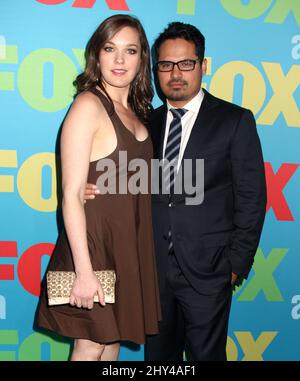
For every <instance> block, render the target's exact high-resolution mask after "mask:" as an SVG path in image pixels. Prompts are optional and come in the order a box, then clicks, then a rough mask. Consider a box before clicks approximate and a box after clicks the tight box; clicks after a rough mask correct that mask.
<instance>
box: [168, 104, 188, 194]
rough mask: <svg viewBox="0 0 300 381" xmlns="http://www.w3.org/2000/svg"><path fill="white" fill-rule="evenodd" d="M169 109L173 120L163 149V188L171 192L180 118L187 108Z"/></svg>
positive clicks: (174, 173) (180, 129)
mask: <svg viewBox="0 0 300 381" xmlns="http://www.w3.org/2000/svg"><path fill="white" fill-rule="evenodd" d="M170 111H171V113H172V115H173V120H172V122H171V124H170V127H169V134H168V139H167V144H166V149H165V157H164V160H165V164H164V166H163V178H164V185H165V189H166V190H167V191H168V192H170V193H173V191H174V183H175V175H176V172H177V164H178V158H179V150H180V143H181V133H182V125H181V118H182V117H183V115H184V114H185V113H186V112H187V110H185V109H183V108H171V109H170Z"/></svg>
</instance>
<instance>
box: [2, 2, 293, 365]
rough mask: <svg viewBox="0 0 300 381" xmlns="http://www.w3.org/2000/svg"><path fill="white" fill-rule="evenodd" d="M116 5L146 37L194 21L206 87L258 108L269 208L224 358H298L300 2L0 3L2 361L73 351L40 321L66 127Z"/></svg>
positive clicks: (60, 356)
mask: <svg viewBox="0 0 300 381" xmlns="http://www.w3.org/2000/svg"><path fill="white" fill-rule="evenodd" d="M116 13H126V14H132V15H135V16H137V17H138V18H139V19H140V20H141V21H142V23H143V25H144V27H145V30H146V33H147V36H148V38H149V42H150V44H152V43H153V41H154V39H155V38H156V37H157V35H158V33H159V32H160V31H162V29H163V28H164V27H165V26H166V25H167V24H168V23H169V22H171V21H183V22H188V23H192V24H194V25H196V26H197V27H198V28H200V30H201V31H202V32H203V34H204V35H205V37H206V45H207V49H206V57H207V59H208V71H207V75H206V76H205V77H204V79H203V82H204V83H203V86H204V87H205V88H206V89H208V90H209V91H210V92H211V93H212V94H214V95H216V96H218V97H221V98H223V99H226V100H229V101H232V102H234V103H237V104H239V105H242V106H244V107H247V108H249V109H251V110H252V111H253V113H254V115H255V117H256V120H257V128H258V133H259V136H260V138H261V142H262V147H263V153H264V160H265V168H266V175H267V187H268V206H267V215H266V221H265V225H264V229H263V234H262V237H261V241H260V244H259V248H258V251H257V254H256V257H255V263H254V267H253V269H252V271H251V273H250V275H249V278H248V280H247V281H246V282H244V284H243V285H242V286H241V287H240V288H239V289H238V290H236V292H235V293H234V297H233V304H232V312H231V318H230V326H229V335H228V345H227V353H228V359H229V360H231V361H241V360H243V361H249V360H258V361H263V360H265V361H279V360H298V361H299V360H300V352H299V342H300V326H299V324H300V320H299V318H300V281H299V269H300V257H299V252H300V239H299V232H300V223H299V219H300V203H299V190H300V186H299V184H300V170H299V163H300V151H299V142H300V135H299V134H300V111H299V104H300V103H299V100H300V90H299V83H300V65H299V63H300V30H299V25H300V1H299V0H247V1H246V0H163V1H162V0H151V1H148V0H0V360H4V361H5V360H12V361H14V360H41V361H45V360H66V359H67V358H68V355H69V350H70V342H69V341H68V340H66V339H62V338H59V337H58V336H56V335H53V334H52V335H49V334H46V332H41V331H38V330H36V329H35V328H34V326H33V321H34V315H35V311H36V306H37V303H38V295H39V292H40V282H41V278H42V277H43V276H44V274H45V270H46V266H47V263H48V261H49V257H50V255H51V252H52V250H53V247H54V244H55V242H56V239H57V235H58V231H59V227H58V225H57V220H58V218H57V216H58V214H59V211H58V212H57V191H56V189H57V188H56V179H57V177H56V157H55V152H56V149H57V138H58V130H59V128H60V126H61V124H62V122H63V119H64V117H65V115H66V112H67V110H68V108H69V106H70V104H71V102H72V96H73V94H74V88H73V86H72V82H73V80H74V79H75V77H76V75H77V74H78V73H79V72H80V71H81V70H82V68H83V51H84V48H85V45H86V43H87V41H88V39H89V37H90V36H91V34H92V32H93V31H94V30H95V29H96V27H97V26H98V25H99V24H100V22H101V21H103V20H104V19H105V18H106V17H108V16H111V15H113V14H116ZM153 104H154V106H159V105H160V104H161V101H160V99H159V98H158V97H157V96H155V98H154V100H153ZM120 359H121V360H143V347H142V346H141V347H140V346H135V345H130V344H129V343H124V344H123V345H122V348H121V353H120Z"/></svg>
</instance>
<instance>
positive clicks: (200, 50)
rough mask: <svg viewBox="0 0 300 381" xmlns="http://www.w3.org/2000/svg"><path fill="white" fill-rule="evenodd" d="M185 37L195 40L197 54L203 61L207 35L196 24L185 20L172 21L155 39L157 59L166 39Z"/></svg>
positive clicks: (187, 39)
mask: <svg viewBox="0 0 300 381" xmlns="http://www.w3.org/2000/svg"><path fill="white" fill-rule="evenodd" d="M176 38H183V39H184V40H186V41H190V42H193V43H194V45H195V49H196V54H197V56H198V58H199V59H200V63H202V61H203V58H204V51H205V37H204V36H203V34H202V33H201V32H200V30H199V29H197V28H196V27H195V26H194V25H191V24H185V23H183V22H172V23H170V24H168V26H167V28H166V29H165V30H164V31H163V32H162V33H161V34H160V35H159V36H158V37H157V39H156V40H155V41H154V45H153V47H154V55H155V61H157V59H158V52H159V48H160V46H161V44H162V43H163V42H165V41H166V40H175V39H176Z"/></svg>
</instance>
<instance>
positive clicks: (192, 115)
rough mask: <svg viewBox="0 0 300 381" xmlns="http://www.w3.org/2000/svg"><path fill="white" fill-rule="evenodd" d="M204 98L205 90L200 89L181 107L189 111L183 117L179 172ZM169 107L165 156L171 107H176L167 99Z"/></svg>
mask: <svg viewBox="0 0 300 381" xmlns="http://www.w3.org/2000/svg"><path fill="white" fill-rule="evenodd" d="M203 98H204V92H203V90H202V89H200V91H199V93H198V94H197V95H196V96H195V97H194V98H193V99H191V100H190V101H189V102H188V103H187V104H185V105H184V106H183V107H181V108H184V109H186V110H188V111H187V112H186V113H185V114H184V115H183V117H182V118H181V125H182V134H181V142H180V149H179V158H178V164H177V172H178V170H179V167H180V164H181V160H182V157H183V154H184V151H185V148H186V146H187V143H188V141H189V138H190V135H191V132H192V129H193V127H194V124H195V121H196V118H197V115H198V113H199V110H200V107H201V104H202V101H203ZM167 107H168V114H167V123H166V129H165V137H164V146H163V158H164V157H165V150H166V145H167V139H168V135H169V128H170V124H171V122H172V120H173V114H172V113H171V111H170V108H176V107H173V106H171V105H170V103H169V102H168V101H167Z"/></svg>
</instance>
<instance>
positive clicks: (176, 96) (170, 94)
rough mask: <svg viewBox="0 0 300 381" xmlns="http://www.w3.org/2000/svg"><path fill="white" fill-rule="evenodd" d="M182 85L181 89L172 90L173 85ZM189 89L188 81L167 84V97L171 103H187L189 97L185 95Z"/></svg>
mask: <svg viewBox="0 0 300 381" xmlns="http://www.w3.org/2000/svg"><path fill="white" fill-rule="evenodd" d="M173 83H174V84H175V83H180V84H182V85H183V87H181V88H180V89H172V87H171V86H172V84H173ZM187 87H188V83H187V82H186V81H170V82H168V84H167V88H168V91H167V92H166V93H165V96H166V97H167V98H168V99H170V100H171V101H185V100H187V99H189V95H188V94H186V93H185V91H184V89H186V88H187Z"/></svg>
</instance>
